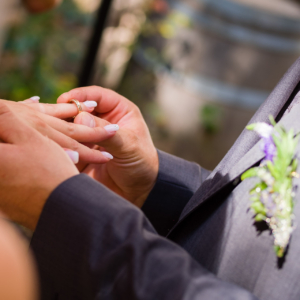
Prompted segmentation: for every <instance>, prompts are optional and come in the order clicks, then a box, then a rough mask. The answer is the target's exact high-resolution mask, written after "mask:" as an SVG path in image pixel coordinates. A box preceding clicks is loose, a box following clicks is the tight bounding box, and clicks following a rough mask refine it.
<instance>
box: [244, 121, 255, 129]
mask: <svg viewBox="0 0 300 300" xmlns="http://www.w3.org/2000/svg"><path fill="white" fill-rule="evenodd" d="M255 126H256V124H255V123H253V124H250V125H247V126H246V129H248V130H254V128H255Z"/></svg>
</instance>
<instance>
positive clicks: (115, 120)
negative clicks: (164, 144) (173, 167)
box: [57, 86, 158, 207]
mask: <svg viewBox="0 0 300 300" xmlns="http://www.w3.org/2000/svg"><path fill="white" fill-rule="evenodd" d="M69 99H77V100H78V101H80V102H84V101H86V100H93V101H96V102H97V103H98V105H97V107H96V108H95V110H94V111H93V114H94V116H92V115H90V114H87V113H81V114H79V115H78V116H77V117H76V118H75V120H74V123H76V124H84V125H88V126H89V124H90V122H91V120H94V122H95V125H96V127H95V129H96V128H98V127H103V126H105V125H109V124H117V125H119V127H120V130H119V131H118V132H117V133H116V134H115V135H114V136H113V137H111V138H109V139H105V140H98V141H97V140H94V142H95V143H97V144H98V145H99V146H100V149H101V150H105V151H107V152H109V153H111V154H112V155H113V157H114V159H113V160H111V161H109V162H108V163H107V164H103V165H100V164H90V165H86V168H85V169H84V172H85V173H87V174H88V175H90V176H91V177H92V178H94V179H96V180H97V181H99V182H101V183H103V184H104V185H106V186H107V187H108V188H110V189H111V190H113V191H114V192H116V193H117V194H119V195H121V196H122V197H124V198H125V199H127V200H129V201H130V202H132V203H133V204H135V205H137V206H138V207H141V206H142V205H143V203H144V201H145V200H146V198H147V196H148V195H149V193H150V191H151V189H152V188H153V186H154V184H155V181H156V177H157V174H158V156H157V151H156V149H155V147H154V145H153V142H152V139H151V136H150V133H149V130H148V127H147V125H146V123H145V121H144V119H143V117H142V115H141V112H140V110H139V109H138V107H137V106H136V105H134V104H133V103H132V102H130V101H129V100H127V99H126V98H124V97H122V96H120V95H118V94H117V93H115V92H113V91H111V90H107V89H104V88H101V87H97V86H92V87H84V88H77V89H74V90H71V91H70V92H68V93H65V94H63V95H61V96H60V97H59V98H58V100H57V102H58V103H67V102H68V101H69ZM112 127H113V126H112ZM112 129H113V128H112Z"/></svg>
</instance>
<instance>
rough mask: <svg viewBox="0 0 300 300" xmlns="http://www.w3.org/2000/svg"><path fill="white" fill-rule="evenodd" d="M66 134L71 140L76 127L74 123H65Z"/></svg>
mask: <svg viewBox="0 0 300 300" xmlns="http://www.w3.org/2000/svg"><path fill="white" fill-rule="evenodd" d="M66 131H67V132H66V134H67V136H69V137H71V138H73V137H74V136H75V134H76V127H75V125H74V123H68V122H67V123H66Z"/></svg>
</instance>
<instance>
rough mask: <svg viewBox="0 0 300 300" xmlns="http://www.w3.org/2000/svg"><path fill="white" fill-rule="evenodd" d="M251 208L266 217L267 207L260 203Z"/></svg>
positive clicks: (253, 204)
mask: <svg viewBox="0 0 300 300" xmlns="http://www.w3.org/2000/svg"><path fill="white" fill-rule="evenodd" d="M251 208H252V209H253V210H254V211H255V213H257V214H262V215H264V216H265V207H264V205H263V204H262V203H261V202H260V201H256V202H253V203H252V204H251Z"/></svg>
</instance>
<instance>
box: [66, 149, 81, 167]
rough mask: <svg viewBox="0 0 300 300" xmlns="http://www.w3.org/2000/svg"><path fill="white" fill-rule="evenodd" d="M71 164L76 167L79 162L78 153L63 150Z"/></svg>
mask: <svg viewBox="0 0 300 300" xmlns="http://www.w3.org/2000/svg"><path fill="white" fill-rule="evenodd" d="M65 151H66V153H67V154H68V156H69V157H70V158H71V160H72V162H73V163H74V164H75V165H76V164H78V162H79V153H78V152H76V151H72V150H65Z"/></svg>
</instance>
